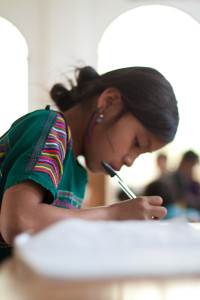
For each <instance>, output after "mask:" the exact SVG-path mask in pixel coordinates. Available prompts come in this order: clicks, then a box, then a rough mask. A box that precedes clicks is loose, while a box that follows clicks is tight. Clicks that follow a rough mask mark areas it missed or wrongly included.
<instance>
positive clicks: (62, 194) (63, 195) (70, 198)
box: [52, 191, 82, 209]
mask: <svg viewBox="0 0 200 300" xmlns="http://www.w3.org/2000/svg"><path fill="white" fill-rule="evenodd" d="M52 205H54V206H57V207H62V208H70V209H80V208H81V206H82V199H79V198H77V197H75V196H74V194H73V193H72V192H67V191H58V197H57V199H56V200H55V201H54V202H53V203H52Z"/></svg>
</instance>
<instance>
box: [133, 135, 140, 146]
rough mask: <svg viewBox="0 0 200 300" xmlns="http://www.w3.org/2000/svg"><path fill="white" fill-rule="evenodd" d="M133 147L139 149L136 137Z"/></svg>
mask: <svg viewBox="0 0 200 300" xmlns="http://www.w3.org/2000/svg"><path fill="white" fill-rule="evenodd" d="M134 147H136V148H140V143H139V140H138V138H137V137H136V138H135V141H134Z"/></svg>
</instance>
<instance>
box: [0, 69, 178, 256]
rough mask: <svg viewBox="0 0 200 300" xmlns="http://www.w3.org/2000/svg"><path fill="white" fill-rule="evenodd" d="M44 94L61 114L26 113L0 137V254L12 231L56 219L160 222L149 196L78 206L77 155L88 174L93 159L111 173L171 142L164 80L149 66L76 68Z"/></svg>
mask: <svg viewBox="0 0 200 300" xmlns="http://www.w3.org/2000/svg"><path fill="white" fill-rule="evenodd" d="M50 95H51V97H52V99H53V100H54V101H55V103H56V104H57V106H58V108H59V110H60V111H61V113H60V112H56V111H52V110H49V109H46V110H38V111H35V112H32V113H29V114H28V115H26V116H24V117H22V118H20V119H18V120H17V121H16V122H15V123H14V124H13V125H12V126H11V128H10V130H9V131H8V132H7V133H6V134H4V136H3V137H2V138H1V139H0V171H1V173H0V202H1V215H0V232H1V242H0V255H1V259H3V258H4V257H6V256H8V255H9V254H10V253H11V246H12V244H13V239H14V237H15V236H16V235H17V234H19V233H21V232H24V231H31V232H33V233H36V232H38V231H40V230H42V229H43V228H45V227H47V226H49V225H50V224H52V223H54V222H57V221H59V220H61V219H65V218H68V219H69V218H82V219H88V220H131V219H132V220H136V219H138V220H151V219H152V216H154V217H155V218H156V219H158V220H161V219H162V218H163V217H164V216H165V215H166V209H165V208H164V207H162V206H161V204H162V199H161V198H160V197H156V196H153V197H138V198H137V199H131V200H127V201H124V202H121V203H115V204H112V205H110V206H106V207H95V208H89V209H81V203H82V200H83V198H84V192H85V186H86V183H87V173H86V170H85V169H84V168H83V167H82V166H81V165H79V163H78V161H77V157H78V156H79V155H82V156H84V157H85V162H86V165H87V167H88V169H89V170H90V171H92V172H94V173H100V172H101V173H105V171H104V169H103V167H102V165H101V161H105V162H106V163H108V164H110V165H111V166H112V167H113V168H114V169H115V170H117V171H119V170H120V168H121V167H122V166H123V165H126V166H131V165H132V164H133V162H134V160H135V159H136V158H137V157H138V156H139V155H140V154H142V153H145V152H152V151H155V150H157V149H160V148H161V147H163V146H165V145H166V144H167V143H169V142H171V141H172V140H173V138H174V136H175V133H176V130H177V126H178V119H179V118H178V109H177V102H176V99H175V95H174V92H173V89H172V87H171V85H170V83H169V82H168V81H167V80H166V79H165V78H164V77H163V76H162V75H161V74H160V73H159V72H158V71H156V70H154V69H152V68H146V67H132V68H123V69H119V70H114V71H111V72H108V73H106V74H103V75H101V76H100V75H98V74H97V72H96V71H95V70H94V69H92V68H91V67H84V68H82V69H80V70H79V72H78V76H77V83H76V84H75V85H74V86H72V87H71V88H70V90H67V89H66V88H65V87H64V86H63V85H61V84H56V85H55V86H53V88H52V90H51V92H50ZM144 171H145V170H144ZM55 238H56V237H55Z"/></svg>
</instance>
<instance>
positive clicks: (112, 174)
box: [101, 161, 136, 199]
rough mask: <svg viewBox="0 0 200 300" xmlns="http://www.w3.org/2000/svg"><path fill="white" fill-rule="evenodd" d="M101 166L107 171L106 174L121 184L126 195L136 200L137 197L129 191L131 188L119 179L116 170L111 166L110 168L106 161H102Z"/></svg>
mask: <svg viewBox="0 0 200 300" xmlns="http://www.w3.org/2000/svg"><path fill="white" fill-rule="evenodd" d="M101 164H102V166H103V167H104V169H105V170H106V172H107V173H108V174H109V175H110V176H111V177H112V178H114V179H115V180H116V181H117V182H118V183H119V185H120V186H121V188H122V190H123V191H124V192H125V193H126V195H127V196H128V197H129V198H130V199H133V198H136V195H135V194H134V193H133V192H132V191H131V190H130V189H129V187H128V186H127V185H126V184H125V183H124V182H123V180H122V179H121V178H120V177H119V175H118V174H117V173H116V172H115V170H114V169H113V168H112V167H111V166H109V165H108V164H107V163H105V162H104V161H102V162H101Z"/></svg>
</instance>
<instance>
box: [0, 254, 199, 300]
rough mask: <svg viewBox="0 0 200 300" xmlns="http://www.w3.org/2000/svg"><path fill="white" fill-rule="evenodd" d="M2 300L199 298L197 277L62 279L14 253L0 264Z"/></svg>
mask: <svg viewBox="0 0 200 300" xmlns="http://www.w3.org/2000/svg"><path fill="white" fill-rule="evenodd" d="M0 299H1V300H86V299H87V300H179V299H180V300H185V299H189V300H190V299H191V300H199V299H200V277H178V278H166V277H162V278H123V279H120V280H99V281H98V280H96V281H91V280H90V281H63V280H61V281H60V280H52V279H50V278H43V277H41V276H38V275H37V274H34V273H33V272H32V270H30V269H29V268H28V267H27V266H26V265H25V264H24V263H23V262H22V261H20V260H19V259H17V258H16V257H13V258H11V259H9V260H7V261H6V262H5V263H4V264H3V265H2V266H1V267H0Z"/></svg>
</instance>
